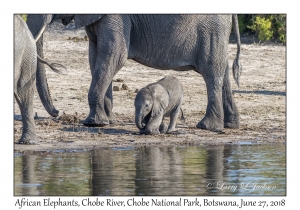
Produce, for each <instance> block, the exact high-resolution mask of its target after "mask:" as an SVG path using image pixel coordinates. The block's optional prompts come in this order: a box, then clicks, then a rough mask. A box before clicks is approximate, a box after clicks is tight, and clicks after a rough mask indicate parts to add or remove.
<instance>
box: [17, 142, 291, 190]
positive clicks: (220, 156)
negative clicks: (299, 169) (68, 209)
mask: <svg viewBox="0 0 300 210" xmlns="http://www.w3.org/2000/svg"><path fill="white" fill-rule="evenodd" d="M14 162H15V164H14V167H15V170H14V194H15V195H22V196H26V195H35V196H36V195H47V196H50V195H57V196H60V195H68V196H72V195H77V196H85V195H100V196H103V195H109V196H118V195H122V196H133V195H143V196H148V195H151V196H156V195H164V196H174V195H180V196H194V195H197V196H201V195H205V196H208V195H243V196H247V195H286V150H285V146H284V145H244V144H241V145H223V146H206V147H175V146H172V147H143V148H138V149H130V148H123V149H109V150H93V151H88V152H77V153H55V154H52V155H45V156H43V155H26V156H22V155H17V154H16V155H15V157H14Z"/></svg>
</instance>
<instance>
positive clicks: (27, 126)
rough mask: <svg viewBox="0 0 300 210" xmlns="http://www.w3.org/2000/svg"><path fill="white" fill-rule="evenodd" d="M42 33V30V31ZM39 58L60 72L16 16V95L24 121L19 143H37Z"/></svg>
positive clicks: (21, 20) (24, 24)
mask: <svg viewBox="0 0 300 210" xmlns="http://www.w3.org/2000/svg"><path fill="white" fill-rule="evenodd" d="M41 33H42V32H41ZM37 60H39V61H40V62H42V63H45V64H47V65H49V67H50V68H51V69H53V70H54V71H56V72H60V71H59V70H58V69H56V67H54V66H51V65H50V64H48V63H47V61H45V60H43V59H40V58H39V57H38V55H37V52H36V42H35V40H34V38H33V36H32V34H31V33H30V31H29V29H28V27H27V25H26V23H25V22H24V21H23V19H22V18H21V17H20V16H19V15H15V16H14V96H15V99H16V101H17V103H18V105H19V107H20V111H21V115H22V123H23V131H22V136H21V138H20V139H19V143H22V144H35V143H36V142H37V136H36V131H35V125H34V116H33V96H34V86H35V80H36V68H37Z"/></svg>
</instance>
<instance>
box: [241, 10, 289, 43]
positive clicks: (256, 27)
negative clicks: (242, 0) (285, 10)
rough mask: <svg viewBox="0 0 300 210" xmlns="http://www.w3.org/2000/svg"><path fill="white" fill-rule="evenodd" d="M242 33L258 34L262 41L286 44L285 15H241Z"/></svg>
mask: <svg viewBox="0 0 300 210" xmlns="http://www.w3.org/2000/svg"><path fill="white" fill-rule="evenodd" d="M238 21H239V29H240V33H241V34H243V33H248V34H256V35H257V36H258V39H259V40H260V41H264V40H270V39H277V40H279V41H280V42H282V43H286V15H285V14H240V15H238Z"/></svg>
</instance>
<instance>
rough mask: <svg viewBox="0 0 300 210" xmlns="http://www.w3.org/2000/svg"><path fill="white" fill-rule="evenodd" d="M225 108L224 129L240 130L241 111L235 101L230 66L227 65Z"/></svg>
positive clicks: (224, 93)
mask: <svg viewBox="0 0 300 210" xmlns="http://www.w3.org/2000/svg"><path fill="white" fill-rule="evenodd" d="M222 96H223V108H224V127H225V128H239V125H240V122H239V118H240V117H239V111H238V109H237V106H236V103H235V101H234V98H233V95H232V90H231V85H230V80H229V66H228V64H227V68H226V72H225V76H224V82H223V89H222Z"/></svg>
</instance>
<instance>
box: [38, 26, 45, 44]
mask: <svg viewBox="0 0 300 210" xmlns="http://www.w3.org/2000/svg"><path fill="white" fill-rule="evenodd" d="M46 26H47V25H44V26H43V28H42V29H41V30H40V32H39V33H38V35H37V37H36V38H35V42H37V41H38V40H39V39H40V38H41V36H42V34H43V33H44V30H45V28H46Z"/></svg>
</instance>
